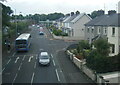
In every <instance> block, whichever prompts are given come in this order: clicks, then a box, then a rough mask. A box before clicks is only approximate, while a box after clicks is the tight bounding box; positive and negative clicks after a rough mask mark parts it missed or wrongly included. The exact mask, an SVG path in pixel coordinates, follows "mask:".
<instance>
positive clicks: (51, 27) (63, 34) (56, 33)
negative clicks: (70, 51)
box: [50, 26, 68, 36]
mask: <svg viewBox="0 0 120 85" xmlns="http://www.w3.org/2000/svg"><path fill="white" fill-rule="evenodd" d="M50 30H51V31H52V33H53V34H54V35H56V36H68V34H67V33H65V32H63V31H62V30H60V29H57V28H56V27H54V26H50Z"/></svg>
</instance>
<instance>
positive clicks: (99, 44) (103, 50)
mask: <svg viewBox="0 0 120 85" xmlns="http://www.w3.org/2000/svg"><path fill="white" fill-rule="evenodd" d="M93 44H94V46H95V47H96V50H97V52H98V53H99V54H101V55H105V56H108V54H109V52H110V44H109V43H108V41H107V40H106V39H102V38H100V39H98V40H96V41H95V42H94V43H93Z"/></svg>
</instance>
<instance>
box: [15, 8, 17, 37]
mask: <svg viewBox="0 0 120 85" xmlns="http://www.w3.org/2000/svg"><path fill="white" fill-rule="evenodd" d="M15 27H16V37H17V15H16V9H15Z"/></svg>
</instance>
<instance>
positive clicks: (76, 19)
mask: <svg viewBox="0 0 120 85" xmlns="http://www.w3.org/2000/svg"><path fill="white" fill-rule="evenodd" d="M84 15H86V16H88V15H87V14H86V13H81V14H79V15H78V16H76V17H75V18H74V19H73V20H72V21H71V22H72V23H75V22H77V21H78V20H79V19H80V18H81V17H83V16H84ZM88 17H89V18H90V19H91V20H92V18H91V17H90V16H88Z"/></svg>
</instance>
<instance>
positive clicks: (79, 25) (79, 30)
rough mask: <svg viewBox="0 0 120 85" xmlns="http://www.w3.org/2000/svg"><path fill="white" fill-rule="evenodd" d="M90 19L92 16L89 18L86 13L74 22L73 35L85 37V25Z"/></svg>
mask: <svg viewBox="0 0 120 85" xmlns="http://www.w3.org/2000/svg"><path fill="white" fill-rule="evenodd" d="M89 21H90V18H88V17H87V16H86V15H83V17H81V18H80V19H79V20H78V21H77V22H75V23H73V24H72V29H73V32H74V33H73V34H74V35H73V36H74V37H82V38H84V39H85V33H84V32H85V26H84V24H86V23H87V22H89Z"/></svg>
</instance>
